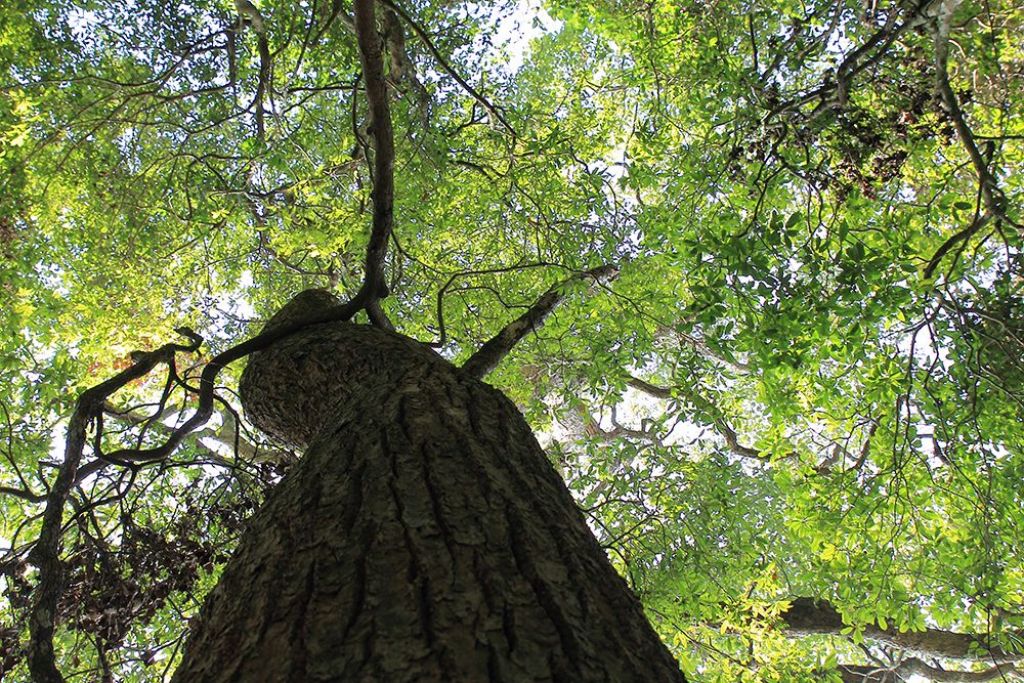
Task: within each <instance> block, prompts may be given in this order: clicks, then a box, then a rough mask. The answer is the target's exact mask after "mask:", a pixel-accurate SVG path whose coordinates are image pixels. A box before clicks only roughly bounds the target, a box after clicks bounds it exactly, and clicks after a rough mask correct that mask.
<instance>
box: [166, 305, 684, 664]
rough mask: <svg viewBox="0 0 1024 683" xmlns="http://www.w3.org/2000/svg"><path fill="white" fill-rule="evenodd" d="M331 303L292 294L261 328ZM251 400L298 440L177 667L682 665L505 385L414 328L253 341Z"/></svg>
mask: <svg viewBox="0 0 1024 683" xmlns="http://www.w3.org/2000/svg"><path fill="white" fill-rule="evenodd" d="M323 305H335V304H334V303H333V297H329V295H327V294H326V293H322V292H321V293H311V292H306V293H303V294H302V295H300V296H299V297H297V298H296V299H295V300H293V302H292V303H291V304H289V306H286V307H285V308H284V309H282V311H281V312H280V313H278V315H277V316H275V317H274V318H273V319H271V321H270V323H268V326H273V325H276V324H281V322H283V321H286V320H287V319H288V318H289V317H291V316H295V315H302V314H304V311H306V310H308V309H309V308H310V307H315V306H323ZM242 398H243V405H244V406H245V409H246V412H247V415H248V416H249V417H250V419H251V420H253V421H254V422H255V423H256V424H257V425H258V426H259V427H260V428H261V429H264V430H265V431H267V432H269V433H272V434H274V435H276V436H278V437H280V438H284V439H286V440H289V441H291V442H292V443H295V444H298V445H302V446H303V447H306V453H305V455H304V456H303V458H302V460H301V462H300V463H299V464H298V465H296V467H295V469H294V470H293V471H292V472H291V473H290V474H289V476H288V477H287V478H286V480H285V481H284V482H282V483H281V485H280V486H279V487H278V489H277V490H276V491H275V492H274V494H273V495H272V496H271V498H270V500H268V501H267V504H266V505H265V506H264V508H263V509H262V510H261V511H260V513H259V514H258V515H257V516H256V517H255V518H254V520H253V522H252V524H251V526H250V528H249V529H248V531H247V533H246V534H245V536H244V537H243V539H242V541H241V543H240V545H239V548H238V551H237V552H236V554H235V555H234V557H233V558H232V560H231V561H230V563H229V564H228V566H227V568H226V569H225V571H224V575H223V577H222V579H221V581H220V583H219V585H218V586H217V587H216V589H215V590H214V591H213V592H212V593H211V595H210V597H209V599H208V601H207V603H206V605H205V606H204V608H203V610H202V612H201V614H200V616H199V618H198V620H197V623H196V624H195V625H194V629H193V632H192V635H191V636H190V638H189V642H188V644H187V645H186V649H185V654H184V659H183V662H182V664H181V666H180V667H179V668H178V671H177V672H176V674H175V677H174V681H175V682H177V683H184V682H186V681H187V682H193V681H204V682H205V681H386V682H388V683H400V682H402V681H474V682H476V681H566V682H569V681H573V682H579V681H615V682H617V683H626V682H630V681H637V682H640V681H643V682H651V681H683V680H684V678H683V675H682V674H681V673H680V670H679V667H678V665H677V663H676V662H675V660H674V659H673V657H672V656H671V655H670V654H669V652H668V651H667V650H666V648H665V647H664V645H663V644H662V643H661V642H660V640H659V639H658V637H657V636H656V635H655V633H654V632H653V630H652V629H651V627H650V624H649V623H648V622H647V620H646V618H645V617H644V614H643V612H642V610H641V608H640V604H639V602H638V601H637V599H636V597H635V596H634V595H633V594H632V593H631V592H630V591H629V589H628V587H627V586H626V584H625V582H624V581H623V580H622V579H621V578H620V577H619V576H618V575H617V574H616V573H615V571H614V570H613V569H612V567H611V566H610V564H609V563H608V561H607V558H606V556H605V554H604V552H603V550H602V549H601V547H600V546H599V545H598V543H597V542H596V540H595V539H594V537H593V535H592V534H591V533H590V531H589V529H588V528H587V526H586V524H585V523H584V521H583V518H582V516H581V514H580V513H579V511H578V510H577V508H576V507H575V505H574V503H573V500H572V498H571V497H570V495H569V492H568V491H567V489H566V487H565V485H564V484H563V482H562V481H561V479H560V478H559V477H558V475H557V474H556V473H555V471H554V469H553V468H552V467H551V465H550V464H549V462H548V461H547V459H546V457H545V455H544V453H543V451H542V450H541V448H540V446H539V445H538V444H537V442H536V440H535V439H534V437H533V435H532V433H531V432H530V429H529V427H528V426H527V425H526V422H525V421H524V420H523V418H522V416H521V415H520V414H519V412H518V411H517V410H516V408H515V406H514V405H513V404H512V403H511V402H510V401H509V400H508V399H507V398H506V397H505V396H504V395H502V394H501V393H500V392H498V391H497V390H495V389H493V388H491V387H489V386H487V385H485V384H483V383H481V382H479V381H477V380H475V379H473V378H472V377H469V376H468V375H467V374H466V373H464V372H462V371H461V370H460V369H458V368H455V367H454V366H452V365H451V364H450V363H448V362H447V361H445V360H444V359H442V358H441V357H439V356H438V355H437V354H435V353H434V352H433V351H431V350H430V349H428V348H427V347H425V346H423V345H421V344H420V343H418V342H415V341H413V340H410V339H408V338H405V337H402V336H399V335H397V334H394V333H391V332H387V331H384V330H381V329H378V328H372V327H365V326H359V325H353V324H350V323H328V324H322V325H317V326H313V327H310V328H307V329H305V330H303V331H301V332H299V333H297V334H294V335H292V336H290V337H287V338H285V339H284V340H282V341H280V342H278V343H277V344H276V345H275V346H273V347H272V348H270V349H268V350H267V351H264V352H262V353H259V354H257V355H255V356H254V357H253V358H252V359H251V361H250V363H249V366H248V367H247V368H246V371H245V373H244V375H243V379H242Z"/></svg>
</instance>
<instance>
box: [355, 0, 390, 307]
mask: <svg viewBox="0 0 1024 683" xmlns="http://www.w3.org/2000/svg"><path fill="white" fill-rule="evenodd" d="M354 19H355V27H356V40H357V42H358V43H359V58H360V61H361V62H362V65H363V82H364V83H365V84H366V101H367V104H368V105H369V110H370V131H371V133H372V135H373V146H374V158H373V166H374V167H373V191H372V192H371V194H370V196H371V198H372V200H373V230H372V231H371V233H370V241H369V244H367V246H366V276H365V277H366V279H365V280H364V282H363V288H362V289H361V290H360V292H359V294H360V295H364V296H365V298H366V303H367V304H371V308H372V307H373V306H372V304H375V303H376V301H377V300H379V299H382V298H384V297H385V296H387V285H386V284H385V282H384V256H385V255H386V254H387V248H388V242H389V240H390V239H391V230H392V228H393V226H394V197H395V138H394V132H393V130H392V127H391V111H390V108H389V105H388V95H387V83H386V82H385V80H384V59H383V56H382V54H381V41H380V36H379V35H378V33H377V22H376V19H375V17H374V0H355V7H354ZM364 292H365V294H364ZM356 298H359V295H357V297H356Z"/></svg>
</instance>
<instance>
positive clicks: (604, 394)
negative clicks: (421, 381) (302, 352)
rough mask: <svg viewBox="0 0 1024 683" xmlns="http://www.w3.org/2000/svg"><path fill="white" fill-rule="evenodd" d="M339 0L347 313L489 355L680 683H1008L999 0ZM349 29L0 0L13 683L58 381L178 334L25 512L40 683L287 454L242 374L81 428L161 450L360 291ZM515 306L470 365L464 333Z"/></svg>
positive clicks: (0, 506)
mask: <svg viewBox="0 0 1024 683" xmlns="http://www.w3.org/2000/svg"><path fill="white" fill-rule="evenodd" d="M376 5H377V7H376V9H377V15H376V16H377V28H378V32H379V35H380V38H381V41H383V61H384V67H385V71H384V83H385V86H386V89H385V90H383V91H382V92H383V93H385V95H386V98H385V99H386V102H387V104H388V105H389V107H390V121H391V123H392V125H393V130H394V147H395V149H394V159H393V162H394V169H393V171H394V188H393V203H394V212H393V216H394V227H393V231H392V232H391V234H390V239H389V240H388V243H387V244H386V245H384V246H385V247H386V249H387V253H386V256H385V257H384V260H383V262H382V273H381V278H382V283H380V291H382V292H386V293H388V294H389V296H387V297H386V298H383V299H382V300H381V301H380V303H379V310H377V311H376V313H375V314H374V316H375V317H377V318H378V319H379V320H390V322H391V323H393V325H394V326H395V328H397V330H398V331H399V332H401V333H402V334H405V335H408V336H410V337H413V338H415V339H418V340H421V341H423V342H427V343H431V344H433V345H434V347H435V348H437V349H438V351H439V352H440V353H441V354H442V355H443V356H445V357H446V358H449V359H451V360H452V361H453V362H455V363H456V364H461V363H463V362H465V361H466V360H467V359H469V358H471V357H473V358H474V359H475V362H477V363H478V364H479V367H478V370H479V372H480V373H483V372H486V371H488V370H491V368H492V367H493V371H491V372H490V374H489V375H488V381H489V382H490V383H492V384H494V385H495V386H497V387H499V388H500V389H501V390H502V391H504V392H505V393H506V394H508V395H509V396H510V397H511V398H512V399H513V400H515V401H516V403H517V404H518V405H519V406H520V408H521V409H522V410H523V412H524V413H525V415H526V416H527V418H528V420H529V421H530V423H531V425H532V426H533V427H534V429H535V430H536V431H537V432H538V433H539V434H540V435H541V437H542V440H543V442H544V444H545V446H546V449H547V452H548V454H549V456H550V457H551V459H552V461H553V462H554V463H555V464H556V465H557V467H558V468H559V469H560V471H561V473H562V475H563V476H564V477H565V479H566V481H567V483H568V484H569V486H570V488H571V489H572V490H573V492H574V494H575V495H576V496H577V500H578V502H579V504H580V506H581V507H582V509H583V510H584V511H585V512H586V514H587V516H588V519H589V521H590V524H591V527H592V529H593V530H594V531H595V533H596V534H597V536H598V538H599V540H600V541H601V542H602V544H603V545H605V547H606V548H607V549H608V552H609V555H610V557H611V558H612V561H613V563H614V564H615V565H616V567H617V568H618V569H619V570H620V571H621V572H622V574H623V575H624V576H625V577H626V578H627V580H628V581H629V583H630V584H631V585H632V586H633V588H634V590H635V591H636V592H637V593H638V595H639V596H640V597H641V600H642V601H643V603H644V606H645V608H646V610H647V612H648V616H649V617H650V619H651V622H652V624H653V625H654V627H655V628H656V629H657V630H658V631H659V633H660V634H661V635H662V636H663V638H664V640H665V642H666V643H667V644H668V645H669V647H670V649H671V650H672V651H673V653H674V654H675V655H676V656H677V657H678V659H679V662H680V665H681V667H682V668H683V670H684V671H685V672H686V675H687V677H688V680H694V681H818V680H834V681H881V680H922V679H924V680H935V681H961V680H963V681H967V680H972V681H980V680H1000V679H1004V678H1010V677H1014V676H1016V675H1017V673H1016V672H1017V669H1016V667H1017V666H1018V661H1019V660H1020V659H1022V658H1024V642H1022V638H1024V548H1022V543H1024V528H1022V526H1024V509H1022V508H1024V498H1022V493H1021V490H1022V487H1021V481H1022V480H1024V257H1022V251H1021V249H1022V242H1024V227H1022V224H1021V221H1022V220H1024V219H1022V217H1021V201H1022V195H1024V187H1022V185H1024V181H1022V171H1024V119H1022V117H1021V110H1022V104H1024V44H1022V42H1021V40H1020V35H1022V33H1024V5H1022V4H1020V3H1019V2H1014V1H1013V0H985V1H984V2H983V1H981V0H962V1H961V0H920V1H919V0H900V1H898V2H882V3H879V2H868V1H863V2H847V1H846V0H828V1H824V0H803V1H801V2H796V1H794V0H773V1H772V2H767V3H756V2H749V1H743V2H741V1H738V0H719V1H708V2H702V3H698V2H683V1H682V0H678V1H675V2H672V1H666V0H659V1H654V0H652V1H650V2H638V1H635V0H551V1H550V2H544V3H539V2H538V3H531V2H526V1H525V0H524V1H523V2H510V1H508V0H504V1H502V2H493V3H479V4H474V3H463V2H458V1H456V0H446V1H439V2H435V1H432V0H415V1H412V2H410V1H407V0H403V1H401V2H400V1H399V0H378V2H377V3H376ZM243 6H244V3H241V4H240V5H239V7H243ZM356 28H357V17H356V16H355V15H354V13H353V7H352V5H351V3H349V2H347V1H346V0H330V1H328V0H303V1H301V2H297V3H292V2H283V1H282V0H262V1H261V2H260V3H259V5H258V9H255V10H252V11H248V12H243V15H242V16H240V15H239V14H238V13H237V11H236V7H235V6H231V5H229V4H228V3H227V2H218V1H214V0H196V1H195V2H190V3H174V2H171V3H168V2H166V1H164V0H161V1H159V2H158V1H156V0H134V1H133V2H129V3H124V2H111V1H109V0H92V1H90V2H80V3H73V2H69V1H67V0H33V1H31V2H26V1H25V0H11V1H10V2H7V3H5V4H4V7H3V9H2V10H0V66H2V75H0V79H2V80H0V88H2V92H3V97H2V98H0V301H2V306H0V331H2V333H0V387H2V389H0V409H2V413H0V431H2V434H0V462H2V465H0V546H2V547H0V552H2V555H0V572H2V575H0V585H2V586H3V597H2V599H0V660H2V662H0V672H3V675H5V676H7V675H9V676H11V677H12V680H23V679H25V678H26V677H27V675H28V674H27V669H26V661H25V660H26V653H27V651H28V643H29V640H30V638H29V621H30V620H29V614H30V611H31V607H30V605H31V603H32V600H33V595H34V592H35V591H36V590H37V586H38V581H39V568H38V566H37V564H35V563H33V562H32V561H31V560H32V557H31V556H30V553H32V551H33V548H35V547H36V546H37V541H38V540H39V538H40V533H41V529H42V528H43V524H44V522H43V512H44V509H45V502H46V496H47V494H48V492H49V491H50V490H51V488H52V487H53V485H54V481H55V477H56V475H57V472H58V468H59V467H60V465H61V462H62V453H63V452H64V440H65V437H66V435H67V434H68V433H69V427H68V420H69V416H71V415H72V413H73V411H74V409H75V402H76V399H77V397H78V396H79V395H80V394H81V392H82V391H83V390H85V389H86V388H88V387H90V386H95V385H97V384H99V383H100V382H102V381H104V380H106V379H107V378H109V377H111V376H113V375H115V374H116V373H117V372H119V371H125V370H126V369H128V368H131V367H134V365H133V364H134V363H137V362H139V359H140V358H143V357H146V358H148V356H146V354H143V353H140V350H141V351H150V350H152V349H155V348H157V347H160V346H161V345H162V344H165V342H175V341H178V333H176V332H175V331H174V330H175V329H176V328H182V327H187V328H188V331H189V332H190V333H191V335H192V336H189V335H186V337H188V338H189V339H191V342H190V345H188V346H191V345H192V342H195V341H196V338H195V336H194V335H196V334H198V336H200V337H202V346H201V347H200V348H199V351H198V352H197V353H192V354H188V353H179V354H177V360H176V362H175V363H174V364H172V368H173V372H170V373H168V374H166V375H160V374H158V373H153V374H149V375H142V374H141V373H140V374H139V376H138V377H136V378H132V381H131V382H129V383H128V384H127V385H126V386H125V387H124V388H122V389H121V390H120V391H119V392H118V393H116V394H114V395H112V396H110V397H105V401H104V405H103V406H102V410H100V411H99V415H100V416H101V418H102V419H99V420H93V421H92V423H91V424H90V425H87V426H88V428H89V431H88V437H89V438H88V441H87V442H84V443H83V447H84V456H85V459H84V461H83V465H82V468H81V470H80V472H79V476H77V477H76V478H75V479H74V481H71V482H69V484H70V489H69V496H68V499H67V509H66V510H65V514H64V517H63V523H62V525H58V526H59V527H60V528H59V531H60V541H61V546H60V547H61V548H62V550H61V556H60V559H61V561H62V562H63V566H64V572H65V581H64V585H63V587H62V591H61V596H60V600H59V603H58V605H57V609H56V613H55V614H54V615H52V617H53V620H54V621H55V623H56V633H55V636H54V645H55V652H56V662H57V665H58V667H59V669H60V670H61V671H62V672H63V674H64V675H65V676H66V677H67V679H68V680H82V681H86V680H97V679H101V678H106V679H107V680H126V681H149V680H163V677H164V676H165V675H166V674H167V673H168V672H170V671H173V668H174V666H175V664H176V662H177V657H178V653H179V645H180V643H181V640H182V638H183V634H184V631H185V629H186V628H187V619H188V618H189V617H190V616H191V615H193V614H194V613H195V611H196V609H197V607H198V605H199V604H200V603H201V600H202V598H203V596H204V595H205V594H206V592H207V591H208V590H209V589H210V587H211V586H212V585H213V584H214V583H215V582H216V578H217V575H218V572H219V569H220V567H221V566H222V565H223V563H224V562H225V560H226V558H227V556H228V555H229V553H230V551H231V549H232V547H233V544H234V542H235V540H236V539H237V536H238V533H239V530H240V529H241V527H242V525H243V524H244V521H245V520H246V519H247V518H248V516H249V515H250V514H251V513H252V511H253V510H254V509H256V508H257V507H258V506H259V504H260V502H261V501H262V500H263V498H264V496H265V495H266V494H267V493H268V492H269V491H270V490H271V489H272V488H273V486H274V485H275V484H276V483H277V482H278V481H279V480H280V478H281V477H282V476H283V475H284V474H285V473H286V472H287V470H288V467H289V466H290V465H291V464H292V463H293V462H294V460H295V457H296V454H295V453H293V452H292V451H291V450H290V449H289V446H288V444H280V443H273V442H271V441H268V440H266V438H265V437H262V436H260V435H258V434H255V433H253V431H252V430H251V429H248V428H247V426H246V423H245V421H244V415H241V416H240V415H238V414H237V411H236V407H237V401H236V399H235V397H234V393H233V392H234V391H235V389H236V386H237V379H238V375H239V373H240V372H241V365H242V363H234V364H232V365H230V366H228V367H227V368H226V369H225V370H224V371H223V372H222V373H221V374H220V375H219V377H218V380H217V381H218V401H217V403H216V406H215V411H216V414H215V416H214V419H213V420H212V421H211V422H209V423H208V424H207V425H206V426H204V427H203V428H202V429H201V430H199V431H196V432H194V433H192V434H191V435H189V436H187V437H185V438H184V440H183V441H182V443H181V445H180V446H179V447H178V448H177V449H176V450H174V451H173V452H172V453H170V454H169V455H166V456H165V457H160V458H156V459H152V460H148V461H144V462H138V461H130V460H118V459H117V458H107V457H105V456H102V457H101V453H104V452H105V453H108V454H109V453H113V452H117V451H118V449H124V448H137V447H142V446H151V445H156V444H159V443H162V442H163V441H164V440H165V439H166V438H167V436H168V434H169V433H170V432H172V431H173V430H174V428H175V427H176V426H177V425H179V424H180V423H181V422H183V421H185V420H187V419H188V418H189V416H190V415H192V414H193V413H194V411H195V409H196V405H197V393H196V391H195V387H196V384H197V383H198V377H199V373H200V372H202V370H203V368H204V367H205V366H206V364H207V362H208V361H209V360H210V359H211V358H213V357H214V356H215V355H216V354H217V353H218V352H221V351H223V350H225V349H228V348H230V347H231V346H232V345H233V344H236V343H237V342H240V341H242V340H244V339H246V338H249V337H252V336H253V335H254V334H255V333H256V332H258V331H259V329H260V327H261V326H262V324H263V323H264V322H265V321H266V319H267V318H269V316H270V315H271V314H273V312H274V311H275V310H277V309H278V308H279V307H280V306H281V305H282V304H283V303H284V302H285V301H287V300H288V299H289V298H290V297H291V296H292V295H294V294H295V293H296V292H298V291H300V290H302V289H305V288H308V287H323V288H328V289H331V290H332V291H334V292H335V293H336V294H338V295H339V296H342V297H344V298H351V297H354V296H356V295H357V292H358V291H360V287H361V286H362V284H363V283H364V282H368V281H369V280H368V279H367V278H366V272H365V271H366V270H367V268H368V267H369V266H368V265H367V264H368V263H370V261H369V260H368V259H367V257H366V253H367V248H368V245H369V246H370V247H371V248H372V247H373V245H372V238H373V235H374V234H375V233H373V232H372V230H371V228H372V227H373V226H374V220H373V211H374V204H375V201H376V200H377V198H376V197H374V196H373V194H372V193H373V192H374V188H375V187H377V188H379V184H377V185H375V182H374V180H375V178H376V179H380V178H381V177H383V174H382V171H381V170H380V168H379V167H378V168H377V169H376V170H375V168H374V164H373V162H374V161H375V160H377V161H379V160H380V159H381V157H382V155H381V150H380V148H379V146H378V145H377V141H376V137H375V136H377V135H379V133H380V125H381V124H380V118H379V117H378V118H377V120H376V122H375V123H373V125H371V109H372V107H373V97H372V93H373V92H374V90H373V88H372V87H371V86H370V85H369V83H370V82H371V81H372V78H370V76H369V75H368V74H365V73H364V66H363V62H361V59H360V49H359V46H358V45H357V40H356V38H357V33H358V31H357V30H356ZM379 191H380V190H379V189H378V192H379ZM379 246H380V245H378V247H379ZM545 296H547V297H548V299H547V301H548V302H549V303H551V304H552V306H554V304H555V303H560V306H559V307H558V308H557V310H553V311H552V312H551V313H550V315H548V316H546V318H544V319H543V320H541V319H529V316H525V317H524V318H521V320H523V321H524V322H523V325H524V327H523V332H524V333H525V336H524V337H523V339H522V341H521V342H520V343H518V344H517V345H516V346H515V348H514V349H513V350H512V351H511V353H510V354H509V355H507V356H504V357H503V356H501V355H499V356H497V357H496V359H495V361H494V362H487V363H484V362H483V361H482V360H481V356H480V355H479V354H477V355H474V354H476V352H477V350H478V349H479V348H480V347H481V345H483V344H484V343H485V342H487V341H488V340H490V339H492V338H494V337H495V335H496V334H498V333H499V331H501V330H502V329H503V328H504V327H505V326H506V325H507V324H508V323H510V322H511V321H514V320H516V319H517V318H520V316H522V315H523V314H524V312H525V313H530V310H531V309H530V307H533V306H535V305H536V304H537V303H538V302H539V301H542V300H544V297H545ZM366 315H367V314H366V313H361V314H360V315H359V317H358V318H357V320H362V321H366V319H367V318H366ZM379 320H378V322H379ZM541 323H543V324H541ZM193 330H194V332H191V331H193ZM186 346H187V345H185V344H181V345H178V347H175V348H172V349H170V351H169V354H170V356H166V354H165V356H161V358H155V357H154V358H152V361H153V363H156V362H158V361H159V360H161V359H162V360H167V358H168V357H174V356H175V353H174V352H175V351H182V350H185V349H186ZM179 347H180V348H179ZM498 361H500V362H498ZM150 367H152V365H151V366H150ZM82 427H83V429H85V427H86V426H85V425H83V426H82ZM82 433H83V434H85V433H86V432H84V431H83V432H82ZM94 437H95V438H94ZM57 519H58V522H59V521H60V519H61V518H60V517H59V516H58V518H57ZM886 675H888V676H890V678H885V676H886ZM914 676H918V677H919V678H916V679H915V678H912V677H914Z"/></svg>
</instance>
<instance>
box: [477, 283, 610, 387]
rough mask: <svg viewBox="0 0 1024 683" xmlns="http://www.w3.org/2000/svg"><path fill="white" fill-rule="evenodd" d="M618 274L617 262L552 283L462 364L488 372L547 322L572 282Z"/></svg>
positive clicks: (478, 370) (481, 374)
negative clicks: (531, 303) (532, 302)
mask: <svg viewBox="0 0 1024 683" xmlns="http://www.w3.org/2000/svg"><path fill="white" fill-rule="evenodd" d="M618 275H619V269H618V267H617V266H614V265H604V266H599V267H597V268H592V269H591V270H587V271H583V272H582V273H577V274H576V275H573V276H572V277H570V278H568V279H567V280H562V281H561V282H558V283H556V284H554V285H552V287H551V288H550V289H548V291H547V292H545V293H544V294H543V295H542V296H541V297H540V298H539V299H538V300H537V302H536V303H535V304H533V305H532V306H530V308H529V309H528V310H527V311H526V312H525V313H523V314H522V315H521V316H519V317H518V318H516V319H515V320H513V321H512V322H510V323H509V324H508V325H505V327H503V328H502V329H501V331H500V332H498V334H496V335H495V336H494V337H493V338H491V339H490V340H489V341H487V342H485V343H484V345H483V346H481V347H480V348H479V349H478V350H477V351H476V353H474V354H473V355H472V356H470V357H469V360H467V361H466V362H465V363H464V364H463V365H462V369H463V370H464V371H465V372H467V373H469V374H470V375H471V376H472V377H476V378H478V379H479V378H482V377H484V376H486V375H487V374H488V373H490V372H491V371H492V370H494V368H496V367H498V363H500V362H501V361H502V359H503V358H504V357H505V356H507V355H508V353H509V352H510V351H511V350H512V348H513V347H514V346H515V345H516V344H517V343H519V341H520V340H521V339H522V338H523V337H525V336H526V335H527V334H529V333H530V332H531V331H533V330H536V329H537V328H539V327H540V326H541V325H543V324H544V321H545V320H547V317H548V316H549V315H551V312H552V311H554V310H555V308H557V307H558V305H559V304H560V303H562V301H563V300H564V299H565V295H566V293H567V289H568V287H569V285H571V284H572V283H574V282H578V281H580V280H590V281H592V282H600V283H603V282H607V281H609V280H614V279H615V278H616V277H618Z"/></svg>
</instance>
